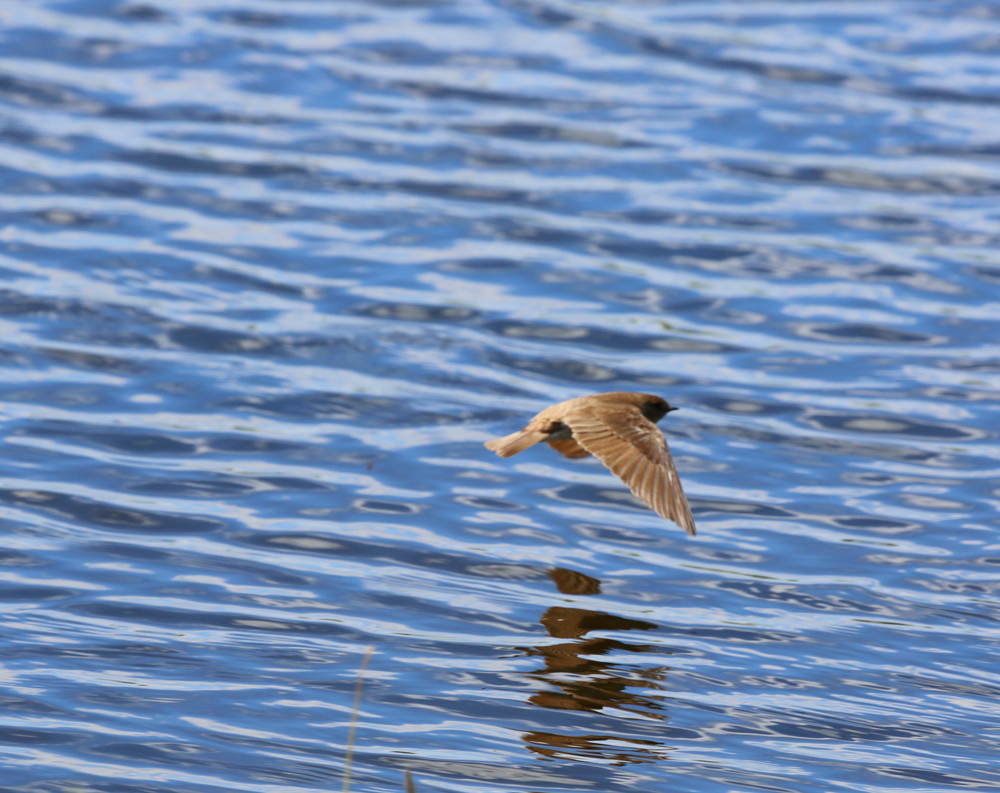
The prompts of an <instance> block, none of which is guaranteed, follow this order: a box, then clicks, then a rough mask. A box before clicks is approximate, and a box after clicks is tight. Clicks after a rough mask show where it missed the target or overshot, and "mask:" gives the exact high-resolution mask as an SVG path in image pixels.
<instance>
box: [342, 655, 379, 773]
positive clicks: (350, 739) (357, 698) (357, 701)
mask: <svg viewBox="0 0 1000 793" xmlns="http://www.w3.org/2000/svg"><path fill="white" fill-rule="evenodd" d="M374 652H375V647H374V646H371V647H369V648H368V652H366V653H365V658H364V660H363V661H362V662H361V668H360V669H359V670H358V682H357V683H355V684H354V708H353V710H351V728H350V729H349V730H348V731H347V753H346V754H345V755H344V793H350V791H351V758H352V756H353V755H354V732H355V730H357V728H358V709H359V708H360V707H361V688H362V686H363V685H364V682H365V670H366V669H367V668H368V662H369V661H370V660H371V659H372V654H373V653H374Z"/></svg>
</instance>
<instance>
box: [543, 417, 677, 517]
mask: <svg viewBox="0 0 1000 793" xmlns="http://www.w3.org/2000/svg"><path fill="white" fill-rule="evenodd" d="M563 423H564V424H566V425H567V426H568V427H569V428H570V429H571V430H572V431H573V439H574V440H575V441H576V442H577V443H579V444H580V445H581V446H582V447H583V448H584V449H586V450H587V451H588V452H590V453H591V454H593V455H594V456H595V457H597V458H598V459H599V460H600V461H601V462H602V463H604V464H605V465H606V466H607V467H608V468H610V469H611V471H612V473H614V474H615V475H616V476H617V477H618V478H619V479H621V480H622V482H624V483H625V484H626V485H628V488H629V490H631V491H632V492H633V493H634V494H635V495H637V496H638V497H639V498H641V499H642V500H643V501H644V502H645V503H646V506H648V507H649V508H650V509H651V510H653V512H655V513H656V514H657V515H659V516H660V517H663V518H666V519H667V520H672V521H673V522H674V523H676V524H677V525H678V526H680V527H681V528H682V529H684V530H685V531H686V532H687V533H688V534H691V535H693V534H694V533H695V527H694V516H693V515H692V514H691V507H690V506H689V505H688V502H687V497H686V496H685V495H684V489H683V488H682V487H681V480H680V477H679V476H678V475H677V469H676V468H675V467H674V461H673V460H672V459H671V457H670V451H669V450H668V449H667V440H666V438H664V437H663V433H662V432H660V430H659V429H657V427H656V425H655V424H653V422H651V421H650V420H649V419H647V418H646V417H645V416H643V415H642V412H641V411H640V410H639V408H637V407H635V406H633V405H621V407H620V408H619V406H617V405H616V406H615V410H614V411H609V410H608V409H607V408H604V409H602V410H600V411H597V410H593V409H590V408H587V407H580V408H576V409H574V410H571V411H568V412H567V413H566V414H565V415H564V416H563Z"/></svg>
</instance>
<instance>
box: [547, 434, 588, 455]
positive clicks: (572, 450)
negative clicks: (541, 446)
mask: <svg viewBox="0 0 1000 793" xmlns="http://www.w3.org/2000/svg"><path fill="white" fill-rule="evenodd" d="M549 446H551V447H552V448H553V449H555V450H556V451H557V452H559V454H561V455H563V456H564V457H589V456H590V452H588V451H587V450H586V449H584V448H583V447H582V446H581V445H580V444H579V443H577V442H576V441H575V440H573V439H572V438H565V439H564V440H561V441H549Z"/></svg>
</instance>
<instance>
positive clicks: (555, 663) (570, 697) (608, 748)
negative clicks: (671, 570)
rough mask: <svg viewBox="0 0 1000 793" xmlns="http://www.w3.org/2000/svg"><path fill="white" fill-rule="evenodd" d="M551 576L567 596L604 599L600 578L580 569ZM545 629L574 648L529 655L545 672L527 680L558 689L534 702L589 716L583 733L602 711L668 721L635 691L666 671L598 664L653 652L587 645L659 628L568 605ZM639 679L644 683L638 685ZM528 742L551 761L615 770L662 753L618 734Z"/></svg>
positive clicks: (553, 613)
mask: <svg viewBox="0 0 1000 793" xmlns="http://www.w3.org/2000/svg"><path fill="white" fill-rule="evenodd" d="M549 577H550V578H551V579H552V580H553V581H554V582H555V585H556V587H557V588H558V590H559V591H560V592H561V593H563V594H565V595H597V594H600V592H601V582H600V581H599V580H598V579H596V578H593V577H591V576H588V575H585V574H584V573H580V572H577V571H575V570H568V569H566V568H562V567H560V568H556V569H554V570H550V571H549ZM541 622H542V625H544V626H545V629H546V630H547V631H548V633H549V635H550V636H552V637H554V638H557V639H570V640H572V641H567V642H561V643H559V644H554V645H545V646H541V647H534V648H532V649H531V650H529V653H530V654H531V655H536V656H541V657H542V658H544V659H545V668H544V669H540V670H538V671H536V672H533V673H531V674H530V676H531V677H533V678H535V679H536V680H539V681H544V682H545V683H548V684H550V685H551V686H554V688H547V689H546V690H543V691H538V692H537V693H535V694H533V695H532V696H531V697H529V699H528V701H529V702H531V703H532V704H534V705H538V706H539V707H543V708H549V709H552V710H558V711H564V712H565V711H576V712H577V713H579V714H581V716H582V715H586V714H590V715H589V716H588V720H587V721H586V722H585V724H586V727H585V728H589V729H593V726H594V722H593V721H591V720H592V719H593V718H594V714H597V713H600V712H602V711H605V710H612V711H613V710H616V709H617V710H626V711H631V712H632V713H636V714H641V715H642V716H643V717H644V718H646V719H650V718H652V719H657V720H660V719H663V718H664V714H663V713H662V706H661V705H660V704H659V703H658V702H656V701H655V700H653V699H651V698H649V697H647V696H644V695H643V694H641V693H636V691H635V689H636V688H637V687H641V688H642V689H646V690H648V689H651V688H659V685H658V684H657V683H656V682H655V681H656V680H659V679H661V678H662V670H658V669H657V670H653V669H648V670H645V671H639V670H634V669H632V670H629V671H625V670H622V669H620V668H619V666H620V665H619V664H617V663H608V662H607V661H603V660H599V659H598V658H596V657H595V656H603V655H608V654H610V653H614V654H616V655H623V654H625V653H641V652H647V651H649V650H651V649H652V648H651V647H647V646H645V645H637V644H626V643H625V642H621V641H618V640H616V639H607V638H592V639H587V638H583V637H585V636H586V634H587V633H589V632H590V631H627V630H650V629H652V628H655V627H656V624H655V623H652V622H644V621H642V620H633V619H629V618H627V617H617V616H614V615H612V614H606V613H605V612H603V611H590V610H587V609H578V608H570V607H567V606H553V607H551V608H549V609H548V610H547V611H546V612H545V614H544V615H543V616H542V619H541ZM638 678H641V679H642V682H641V683H640V682H638ZM561 718H563V719H565V718H566V716H563V717H561ZM581 726H582V725H581ZM523 737H524V740H525V741H526V742H527V744H528V747H529V748H530V749H531V750H532V751H533V752H537V753H539V754H542V755H544V756H547V757H566V756H576V757H581V756H586V757H601V758H604V759H605V760H610V761H612V764H613V765H622V764H624V763H628V762H649V761H652V760H654V759H657V758H658V757H660V756H661V754H660V752H658V751H657V747H659V746H660V744H659V742H658V741H652V740H645V739H636V738H628V737H625V736H623V735H621V732H620V731H617V734H615V735H597V734H585V735H581V734H574V735H566V734H561V733H550V732H541V731H538V732H531V733H527V734H525V735H524V736H523Z"/></svg>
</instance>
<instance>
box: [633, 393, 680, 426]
mask: <svg viewBox="0 0 1000 793" xmlns="http://www.w3.org/2000/svg"><path fill="white" fill-rule="evenodd" d="M642 396H643V401H642V402H641V403H640V405H639V409H640V410H641V411H642V415H644V416H645V417H646V418H648V419H649V420H650V421H652V422H653V423H654V424H655V423H656V422H658V421H659V420H660V419H662V418H663V417H664V416H666V415H667V414H668V413H669V412H670V411H671V410H677V408H675V407H674V406H673V405H671V404H670V403H669V402H667V400H665V399H663V398H662V397H658V396H655V395H654V394H643V395H642Z"/></svg>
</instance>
